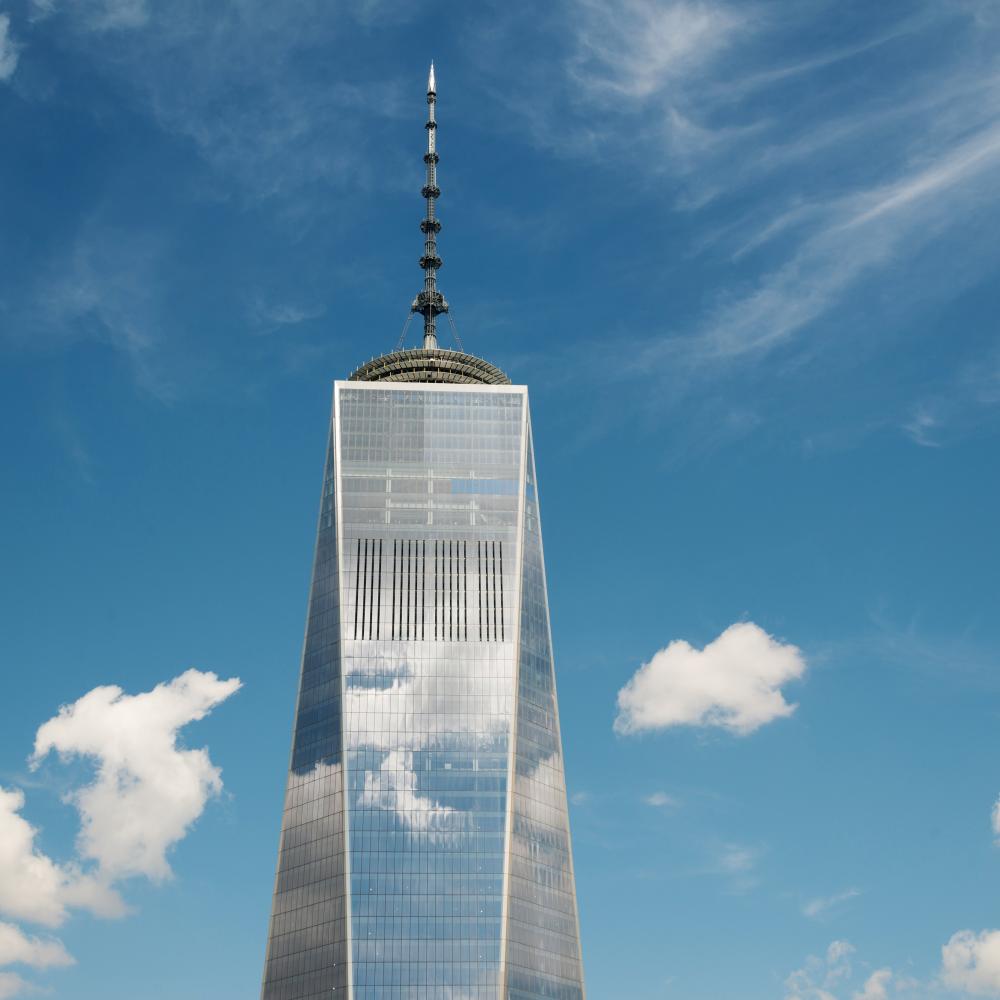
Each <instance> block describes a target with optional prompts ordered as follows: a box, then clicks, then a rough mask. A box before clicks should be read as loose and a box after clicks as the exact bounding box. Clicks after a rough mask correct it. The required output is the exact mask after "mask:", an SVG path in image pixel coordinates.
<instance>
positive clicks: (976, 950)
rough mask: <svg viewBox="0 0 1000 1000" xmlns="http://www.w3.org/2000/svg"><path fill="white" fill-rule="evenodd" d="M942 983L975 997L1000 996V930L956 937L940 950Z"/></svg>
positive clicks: (955, 935) (968, 933)
mask: <svg viewBox="0 0 1000 1000" xmlns="http://www.w3.org/2000/svg"><path fill="white" fill-rule="evenodd" d="M941 981H942V982H943V983H944V984H945V986H947V987H948V988H949V989H953V990H963V991H964V992H966V993H970V994H972V995H973V996H985V997H998V996H1000V930H988V931H982V932H981V933H979V934H976V933H974V932H973V931H959V932H958V933H957V934H953V935H952V937H951V939H950V940H949V941H948V943H947V944H946V945H945V946H944V947H943V948H942V949H941Z"/></svg>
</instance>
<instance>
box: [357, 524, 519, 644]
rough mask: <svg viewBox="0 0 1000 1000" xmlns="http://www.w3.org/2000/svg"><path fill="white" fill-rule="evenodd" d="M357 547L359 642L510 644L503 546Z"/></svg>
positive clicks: (368, 541)
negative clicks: (396, 640) (409, 641)
mask: <svg viewBox="0 0 1000 1000" xmlns="http://www.w3.org/2000/svg"><path fill="white" fill-rule="evenodd" d="M387 544H388V543H383V540H382V539H380V538H358V539H355V540H354V542H353V546H354V553H353V559H351V560H350V562H349V563H348V565H353V568H354V574H353V581H350V598H349V600H350V608H351V611H350V613H351V616H352V619H353V622H354V630H353V637H354V638H355V639H398V640H411V641H420V640H424V639H433V640H437V641H439V642H440V641H443V642H469V641H472V642H506V640H507V632H508V629H507V624H506V621H505V617H506V610H507V609H506V604H505V595H504V565H503V556H504V553H503V542H502V541H487V542H484V541H477V542H475V543H473V545H474V546H475V547H473V545H470V543H469V542H468V541H467V540H465V539H434V540H432V541H427V540H426V539H395V540H393V542H392V548H391V549H388V548H387V547H386V546H387Z"/></svg>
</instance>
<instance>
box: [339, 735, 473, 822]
mask: <svg viewBox="0 0 1000 1000" xmlns="http://www.w3.org/2000/svg"><path fill="white" fill-rule="evenodd" d="M358 801H359V804H360V805H362V806H367V807H368V808H369V809H372V808H374V809H385V810H388V811H390V812H395V814H396V816H397V818H398V819H399V821H400V823H402V824H403V826H405V827H407V828H409V829H411V830H429V829H432V828H433V827H434V825H435V823H437V822H438V821H440V820H441V819H443V818H444V817H446V816H448V815H450V814H451V813H453V812H454V811H455V810H454V809H452V808H451V807H450V806H442V805H441V804H440V803H438V802H435V801H434V800H433V799H431V798H429V797H428V796H426V795H420V794H419V793H418V792H417V775H416V772H415V771H414V770H413V753H412V752H411V751H404V750H392V751H390V752H389V753H387V754H386V755H385V757H384V758H383V760H382V764H381V766H380V767H379V769H378V770H377V771H366V772H365V787H364V791H363V792H362V793H361V797H360V799H359V800H358Z"/></svg>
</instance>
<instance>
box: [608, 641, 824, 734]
mask: <svg viewBox="0 0 1000 1000" xmlns="http://www.w3.org/2000/svg"><path fill="white" fill-rule="evenodd" d="M805 669H806V661H805V658H804V657H803V655H802V653H801V651H800V650H799V649H798V648H797V647H795V646H792V645H790V644H787V643H782V642H779V641H778V640H777V639H774V638H773V637H771V636H770V635H768V634H767V633H766V632H765V631H764V630H763V629H762V628H760V627H759V626H758V625H755V624H754V623H753V622H739V623H737V624H735V625H730V626H729V628H727V629H726V630H725V632H723V633H722V634H721V635H720V636H719V637H718V638H717V639H715V640H713V641H712V642H710V643H709V644H708V645H707V646H705V648H704V649H700V650H699V649H695V648H694V647H693V646H691V645H690V644H689V643H687V642H684V641H683V640H682V639H678V640H675V641H674V642H671V643H670V645H669V646H667V647H666V648H665V649H661V650H660V651H659V652H657V653H656V654H655V655H654V656H653V658H652V659H651V660H650V661H649V662H648V663H644V664H643V665H642V666H641V667H640V668H639V670H638V671H637V672H636V674H635V676H633V677H632V679H631V680H630V681H629V682H628V683H627V684H626V685H625V687H623V688H622V689H621V691H619V692H618V717H617V718H616V719H615V731H616V732H618V733H620V734H623V735H630V734H633V733H639V732H643V731H645V730H650V729H667V728H669V727H671V726H717V727H719V728H722V729H726V730H728V731H729V732H731V733H734V734H736V735H738V736H746V735H747V734H749V733H752V732H754V730H756V729H759V728H760V727H761V726H763V725H765V724H766V723H768V722H772V721H773V720H775V719H780V718H784V717H785V716H788V715H791V714H792V712H794V711H795V708H796V706H795V705H794V704H789V703H788V702H787V701H785V698H784V696H783V694H782V692H781V686H782V685H783V684H785V683H787V682H789V681H793V680H796V679H798V678H799V677H801V676H802V674H803V673H804V672H805Z"/></svg>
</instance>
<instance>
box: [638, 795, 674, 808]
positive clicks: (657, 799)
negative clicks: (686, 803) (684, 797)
mask: <svg viewBox="0 0 1000 1000" xmlns="http://www.w3.org/2000/svg"><path fill="white" fill-rule="evenodd" d="M642 801H643V802H645V803H646V805H647V806H653V807H654V808H655V809H666V808H673V807H674V806H676V805H677V804H678V803H677V799H675V798H674V797H673V796H672V795H668V794H667V793H666V792H651V793H650V794H649V795H644V796H643V799H642Z"/></svg>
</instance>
